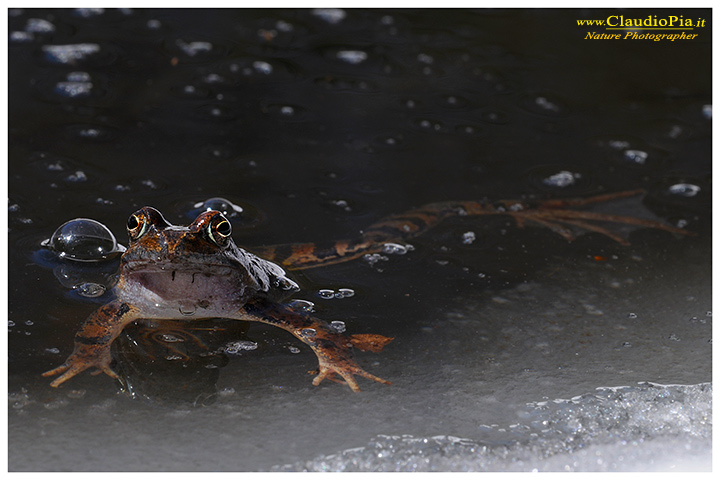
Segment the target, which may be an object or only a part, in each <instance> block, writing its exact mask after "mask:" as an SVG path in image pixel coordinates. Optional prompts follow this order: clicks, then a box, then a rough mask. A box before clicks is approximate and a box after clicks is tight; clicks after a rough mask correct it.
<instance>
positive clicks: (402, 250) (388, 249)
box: [382, 243, 408, 255]
mask: <svg viewBox="0 0 720 480" xmlns="http://www.w3.org/2000/svg"><path fill="white" fill-rule="evenodd" d="M382 252H383V253H386V254H388V255H405V254H406V253H407V252H408V248H407V247H406V246H404V245H400V244H398V243H386V244H385V245H383V249H382Z"/></svg>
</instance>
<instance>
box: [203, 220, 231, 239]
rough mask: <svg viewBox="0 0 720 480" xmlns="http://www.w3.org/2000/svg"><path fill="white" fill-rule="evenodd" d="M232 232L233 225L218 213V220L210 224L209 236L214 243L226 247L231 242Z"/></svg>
mask: <svg viewBox="0 0 720 480" xmlns="http://www.w3.org/2000/svg"><path fill="white" fill-rule="evenodd" d="M231 234H232V225H230V222H228V221H227V220H226V219H225V217H223V216H222V215H218V216H217V217H216V221H214V222H211V224H210V225H209V226H208V236H209V237H210V240H212V241H213V243H214V244H216V245H218V246H220V247H224V246H226V245H227V244H228V243H229V242H230V235H231Z"/></svg>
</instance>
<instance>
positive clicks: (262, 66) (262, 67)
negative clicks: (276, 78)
mask: <svg viewBox="0 0 720 480" xmlns="http://www.w3.org/2000/svg"><path fill="white" fill-rule="evenodd" d="M253 68H254V69H255V71H256V72H258V73H263V74H265V75H270V74H271V73H272V71H273V67H272V65H270V64H269V63H268V62H262V61H259V60H258V61H256V62H253Z"/></svg>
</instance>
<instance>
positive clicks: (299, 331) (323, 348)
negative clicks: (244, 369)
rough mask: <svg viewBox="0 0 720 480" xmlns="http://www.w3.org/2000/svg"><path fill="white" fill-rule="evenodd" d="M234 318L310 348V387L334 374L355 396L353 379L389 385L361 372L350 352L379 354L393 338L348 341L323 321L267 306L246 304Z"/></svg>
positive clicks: (360, 337) (354, 337) (356, 337)
mask: <svg viewBox="0 0 720 480" xmlns="http://www.w3.org/2000/svg"><path fill="white" fill-rule="evenodd" d="M237 318H238V319H239V320H249V321H255V322H262V323H267V324H269V325H273V326H275V327H280V328H282V329H284V330H287V331H288V332H290V333H292V334H293V335H295V336H296V337H297V338H299V339H300V340H302V341H303V342H304V343H306V344H307V345H308V346H309V347H310V348H312V350H313V352H315V355H316V356H317V358H318V363H319V373H318V375H317V376H316V377H315V378H314V379H313V382H312V383H313V385H316V386H317V385H319V384H320V382H322V381H323V380H324V379H325V378H328V379H330V380H335V374H337V375H339V376H340V377H342V379H343V380H344V381H345V383H347V384H348V386H349V387H350V388H351V389H352V390H353V391H355V392H359V391H360V387H359V386H358V384H357V381H355V378H354V376H355V375H359V376H361V377H365V378H368V379H370V380H375V381H376V382H380V383H384V384H387V385H389V384H390V382H388V381H387V380H383V379H382V378H380V377H376V376H375V375H372V374H370V373H368V372H366V371H365V370H363V369H362V368H361V367H360V365H358V364H357V363H356V362H355V360H353V358H352V353H351V350H350V349H351V347H353V346H354V347H356V348H358V349H360V350H370V351H374V352H378V351H380V350H382V348H383V347H384V346H385V345H386V344H387V343H389V342H390V341H392V338H389V337H384V336H382V335H351V336H349V337H348V336H345V335H342V334H340V333H337V332H334V331H333V330H331V329H330V328H329V327H328V326H327V324H325V322H323V321H322V320H319V319H317V318H314V317H311V316H307V315H302V314H299V313H296V312H293V311H292V310H290V309H289V308H288V307H285V306H283V305H276V304H270V303H266V302H251V303H248V304H246V305H245V306H243V308H242V309H241V311H240V312H239V315H238V317H237Z"/></svg>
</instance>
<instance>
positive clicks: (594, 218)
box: [504, 190, 693, 245]
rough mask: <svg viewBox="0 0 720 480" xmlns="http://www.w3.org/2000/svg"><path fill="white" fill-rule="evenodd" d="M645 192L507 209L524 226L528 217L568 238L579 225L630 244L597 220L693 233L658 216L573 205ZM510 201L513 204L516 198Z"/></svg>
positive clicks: (634, 191) (557, 201) (606, 195)
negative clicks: (583, 208) (622, 213)
mask: <svg viewBox="0 0 720 480" xmlns="http://www.w3.org/2000/svg"><path fill="white" fill-rule="evenodd" d="M642 193H644V191H643V190H628V191H625V192H615V193H608V194H603V195H596V196H594V197H588V198H577V199H560V200H547V201H543V202H540V203H538V204H537V205H536V206H530V207H527V208H516V209H514V210H513V209H509V210H508V211H506V212H504V213H506V214H507V215H510V216H512V217H513V218H514V219H515V221H516V222H517V224H518V226H519V227H523V226H524V225H525V223H526V222H528V221H530V222H534V223H537V224H539V225H542V226H544V227H547V228H549V229H550V230H552V231H553V232H555V233H557V234H558V235H561V236H562V237H563V238H565V239H566V240H568V241H572V240H574V239H575V234H574V233H573V231H572V230H571V229H570V228H569V227H576V228H578V229H580V230H584V231H591V232H597V233H600V234H602V235H605V236H606V237H608V238H610V239H612V240H614V241H616V242H618V243H620V244H622V245H628V243H629V242H628V241H627V240H626V239H625V238H623V237H622V236H621V235H618V234H617V233H615V232H613V231H612V230H610V229H609V228H605V227H603V226H601V225H598V224H597V223H594V222H604V223H616V224H623V225H634V226H637V227H646V228H654V229H658V230H664V231H666V232H671V233H677V234H681V235H693V233H692V232H688V231H687V230H683V229H681V228H677V227H673V226H672V225H668V224H667V223H663V222H660V221H656V220H649V219H646V218H637V217H628V216H622V215H612V214H607V213H599V212H590V211H583V210H571V209H570V208H572V207H582V206H585V205H590V204H597V203H603V202H608V201H611V200H616V199H619V198H626V197H631V196H635V195H639V194H642ZM506 203H507V204H508V205H509V204H511V203H512V202H506ZM521 204H522V202H517V203H516V205H521Z"/></svg>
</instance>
